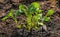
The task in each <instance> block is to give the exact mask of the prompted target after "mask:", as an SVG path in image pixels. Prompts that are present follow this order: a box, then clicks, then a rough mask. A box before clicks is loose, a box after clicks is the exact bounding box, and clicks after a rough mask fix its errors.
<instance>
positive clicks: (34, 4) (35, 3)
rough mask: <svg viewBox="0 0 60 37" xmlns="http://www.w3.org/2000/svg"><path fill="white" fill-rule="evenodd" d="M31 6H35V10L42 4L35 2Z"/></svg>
mask: <svg viewBox="0 0 60 37" xmlns="http://www.w3.org/2000/svg"><path fill="white" fill-rule="evenodd" d="M31 6H33V7H34V8H36V9H37V8H39V7H40V4H39V3H38V2H33V3H31Z"/></svg>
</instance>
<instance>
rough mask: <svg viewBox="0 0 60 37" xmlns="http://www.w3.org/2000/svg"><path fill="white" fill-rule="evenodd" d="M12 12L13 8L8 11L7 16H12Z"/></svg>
mask: <svg viewBox="0 0 60 37" xmlns="http://www.w3.org/2000/svg"><path fill="white" fill-rule="evenodd" d="M13 13H14V10H13V9H11V10H10V11H9V13H8V15H7V16H8V17H13Z"/></svg>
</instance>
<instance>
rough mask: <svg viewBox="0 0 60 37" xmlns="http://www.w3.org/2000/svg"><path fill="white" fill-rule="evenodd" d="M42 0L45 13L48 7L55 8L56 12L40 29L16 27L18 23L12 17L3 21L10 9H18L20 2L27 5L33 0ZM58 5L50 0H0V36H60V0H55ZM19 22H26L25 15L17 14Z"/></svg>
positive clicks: (40, 0)
mask: <svg viewBox="0 0 60 37" xmlns="http://www.w3.org/2000/svg"><path fill="white" fill-rule="evenodd" d="M35 1H36V2H40V5H41V9H42V10H44V13H43V14H44V15H45V13H46V12H47V10H48V9H53V10H54V11H55V13H54V14H53V15H52V16H51V20H50V21H49V22H45V26H44V27H40V28H39V30H34V29H31V31H28V30H25V29H24V28H22V29H18V28H15V26H16V23H15V22H14V20H13V19H12V18H8V19H7V20H6V21H2V20H1V18H3V17H4V16H5V15H7V13H8V12H9V10H10V9H14V10H17V9H18V6H19V4H20V3H23V4H25V5H28V4H30V3H31V2H35ZM55 3H56V5H51V2H50V1H48V0H0V37H60V0H58V1H56V2H55ZM16 18H17V19H18V23H19V24H22V25H23V24H26V22H25V20H26V17H25V15H21V16H16Z"/></svg>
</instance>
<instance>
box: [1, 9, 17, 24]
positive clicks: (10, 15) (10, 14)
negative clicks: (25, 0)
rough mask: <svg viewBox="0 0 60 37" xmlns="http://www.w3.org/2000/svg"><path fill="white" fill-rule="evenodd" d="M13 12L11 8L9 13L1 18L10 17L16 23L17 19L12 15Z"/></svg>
mask: <svg viewBox="0 0 60 37" xmlns="http://www.w3.org/2000/svg"><path fill="white" fill-rule="evenodd" d="M13 13H14V10H13V9H11V10H10V11H9V13H8V14H7V15H6V16H5V17H3V18H2V19H1V20H2V21H5V20H6V19H7V18H12V19H13V20H14V21H15V22H16V23H17V19H16V18H15V17H14V16H13Z"/></svg>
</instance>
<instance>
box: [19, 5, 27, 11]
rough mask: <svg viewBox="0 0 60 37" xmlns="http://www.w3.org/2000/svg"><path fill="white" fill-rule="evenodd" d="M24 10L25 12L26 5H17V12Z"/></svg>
mask: <svg viewBox="0 0 60 37" xmlns="http://www.w3.org/2000/svg"><path fill="white" fill-rule="evenodd" d="M24 9H25V10H26V9H27V7H26V5H23V4H20V5H19V10H21V11H23V10H24Z"/></svg>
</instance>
